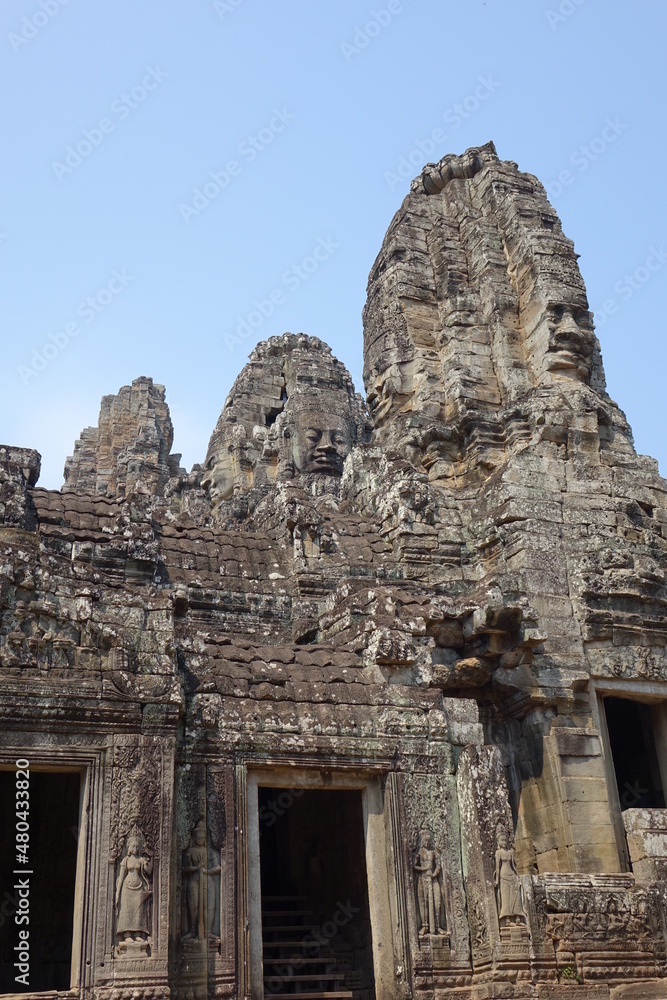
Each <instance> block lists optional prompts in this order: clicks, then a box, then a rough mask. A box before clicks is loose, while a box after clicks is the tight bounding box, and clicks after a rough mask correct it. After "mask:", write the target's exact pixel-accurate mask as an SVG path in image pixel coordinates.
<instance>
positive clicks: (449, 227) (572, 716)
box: [0, 143, 667, 1000]
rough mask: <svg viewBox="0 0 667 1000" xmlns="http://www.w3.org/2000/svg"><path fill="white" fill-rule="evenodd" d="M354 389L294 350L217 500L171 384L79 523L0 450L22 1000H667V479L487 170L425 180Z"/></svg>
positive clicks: (90, 465)
mask: <svg viewBox="0 0 667 1000" xmlns="http://www.w3.org/2000/svg"><path fill="white" fill-rule="evenodd" d="M364 381H365V389H366V394H367V395H366V400H364V399H362V397H361V396H360V395H358V394H357V393H356V392H355V389H354V386H353V383H352V380H351V378H350V376H349V374H348V372H347V370H346V369H345V367H344V365H342V364H341V363H340V362H339V361H338V360H337V359H336V358H335V357H333V355H332V353H331V351H330V349H329V348H328V347H327V346H326V345H325V344H324V343H322V342H321V341H320V340H318V339H317V338H316V337H313V336H308V335H305V334H301V333H299V334H284V335H282V336H276V337H271V338H269V339H268V340H267V341H265V342H263V343H260V344H259V345H258V346H257V347H256V348H255V349H254V350H253V352H252V354H251V355H250V359H249V361H248V364H247V365H246V366H245V368H244V369H243V371H242V372H241V374H240V375H239V376H238V378H237V379H236V382H235V383H234V386H233V388H232V390H231V392H230V394H229V396H228V398H227V401H226V402H225V404H224V407H223V409H222V412H221V414H220V418H219V420H218V423H217V425H216V427H215V429H214V430H213V433H212V436H211V439H210V443H209V445H208V449H207V451H206V452H204V445H205V442H202V462H201V464H199V465H195V466H194V468H193V469H192V471H191V472H187V471H186V470H185V469H183V468H181V466H180V456H179V455H174V454H173V453H172V451H171V449H172V440H173V428H172V424H171V419H170V416H169V410H168V407H167V404H166V402H165V390H164V388H163V387H162V386H159V385H156V384H154V383H153V381H152V380H151V379H150V378H146V377H142V378H138V379H135V381H133V382H132V384H131V385H128V386H125V387H124V388H122V389H121V390H120V391H119V393H118V394H117V395H115V396H105V397H104V399H103V401H102V407H101V410H100V418H99V424H98V426H97V427H95V428H87V429H86V430H84V431H83V433H82V434H81V437H80V438H79V440H78V441H77V442H76V444H75V445H74V449H73V453H72V456H71V457H70V458H69V459H68V460H67V463H66V466H65V480H64V484H63V487H62V489H61V490H46V489H41V488H40V487H39V486H38V485H37V482H38V476H39V467H40V456H39V455H38V454H37V452H35V451H33V450H30V449H29V448H26V447H10V446H4V447H2V448H0V556H1V561H0V614H1V617H0V690H1V696H0V713H1V716H2V722H1V725H0V797H1V801H2V816H3V817H4V818H5V819H6V820H7V822H6V823H4V824H3V828H2V830H1V831H0V873H1V874H0V896H1V897H2V898H1V899H0V916H1V917H2V920H1V921H0V993H3V994H12V993H21V994H23V995H29V994H33V995H34V994H45V993H48V994H49V996H55V995H56V992H57V995H58V997H67V998H68V1000H86V998H90V1000H167V998H170V997H171V998H173V1000H208V998H216V1000H224V998H230V1000H231V998H234V1000H236V998H238V1000H263V998H264V997H267V998H268V997H272V996H284V995H288V996H298V997H299V998H300V1000H409V998H414V1000H449V998H452V1000H492V998H498V1000H500V998H503V1000H510V998H511V1000H514V998H516V1000H519V998H525V1000H528V998H530V1000H561V998H567V1000H577V998H580V1000H665V998H667V947H666V946H667V888H666V879H667V808H666V807H665V794H666V791H667V655H666V653H665V643H666V641H667V587H666V584H665V572H666V570H667V482H666V481H665V480H663V479H662V478H661V477H660V475H659V473H658V467H657V463H656V462H655V461H654V460H653V459H650V458H646V457H644V456H640V455H637V454H636V452H635V449H634V445H633V440H632V433H631V430H630V427H629V426H628V423H627V421H626V419H625V417H624V415H623V413H622V412H621V410H620V409H619V408H618V406H617V405H616V404H615V403H614V402H613V401H612V400H611V399H610V398H609V396H608V395H607V393H606V390H605V379H604V371H603V366H602V359H601V354H600V345H599V343H598V340H597V338H596V335H595V330H594V325H593V316H592V313H591V312H590V311H589V304H588V300H587V297H586V289H585V286H584V282H583V279H582V277H581V274H580V271H579V267H578V264H577V255H576V254H575V252H574V247H573V244H572V242H571V241H570V240H569V239H568V238H567V237H566V236H565V235H564V234H563V232H562V229H561V224H560V221H559V219H558V217H557V215H556V213H555V212H554V210H553V208H552V206H551V205H550V204H549V202H548V201H547V198H546V194H545V191H544V188H543V186H542V185H541V184H540V182H539V181H538V180H537V179H536V178H535V177H533V176H531V175H530V174H526V173H522V172H521V171H519V169H518V167H517V165H516V164H514V163H511V162H505V161H501V160H499V158H498V156H497V154H496V151H495V148H494V146H493V144H492V143H489V144H487V145H486V146H482V147H480V148H475V149H470V150H468V151H467V152H465V153H464V154H463V155H460V156H456V155H450V156H446V157H445V158H444V159H443V160H441V161H440V163H438V164H428V165H427V166H426V167H425V168H424V169H423V170H422V172H421V174H420V176H419V177H417V178H416V179H415V180H414V181H413V182H412V185H411V190H410V193H409V194H408V195H407V197H406V198H405V200H404V201H403V204H402V205H401V207H400V209H399V210H398V212H397V213H396V215H395V217H394V219H393V220H392V222H391V224H390V226H389V229H388V232H387V235H386V237H385V239H384V242H383V244H382V247H381V249H380V253H379V255H378V257H377V259H376V261H375V263H374V265H373V267H372V270H371V274H370V278H369V283H368V297H367V302H366V306H365V310H364ZM15 810H16V816H17V818H16V820H15V818H14V813H15ZM28 819H29V823H28ZM27 823H28V825H29V829H30V833H29V837H28V835H27V834H26V835H25V836H24V835H23V831H24V830H25V824H27ZM19 835H20V836H19ZM19 845H20V846H19ZM21 858H23V862H22V861H21ZM28 865H29V867H28ZM17 871H18V874H17V873H16V872H17ZM28 890H29V897H28ZM28 898H29V899H30V924H29V937H25V936H22V937H19V932H20V931H21V930H22V929H23V930H28V925H25V924H22V923H21V921H20V919H19V918H20V916H21V914H22V913H24V912H26V907H27V902H26V901H27V899H28ZM17 956H18V959H17ZM21 956H23V958H25V959H26V963H27V964H28V965H29V968H30V973H29V976H28V978H27V979H24V980H23V981H17V975H18V974H19V972H20V965H21V961H22V958H21ZM28 958H29V961H28ZM15 963H17V964H16V966H15ZM17 969H18V970H19V972H17ZM54 991H55V992H54Z"/></svg>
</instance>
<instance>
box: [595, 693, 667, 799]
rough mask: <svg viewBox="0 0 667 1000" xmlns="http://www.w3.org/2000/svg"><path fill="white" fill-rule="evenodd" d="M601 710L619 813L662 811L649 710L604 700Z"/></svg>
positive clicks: (662, 796) (636, 704) (637, 704)
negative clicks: (603, 714)
mask: <svg viewBox="0 0 667 1000" xmlns="http://www.w3.org/2000/svg"><path fill="white" fill-rule="evenodd" d="M604 710H605V716H606V719H607V730H608V732H609V743H610V746H611V756H612V760H613V762H614V771H615V772H616V784H617V786H618V797H619V799H620V802H621V809H664V807H665V794H664V789H663V787H662V781H661V778H660V767H659V764H658V755H657V753H656V748H655V738H654V735H653V725H652V719H651V708H650V706H649V705H643V704H642V703H641V702H638V701H630V700H629V699H627V698H605V699H604Z"/></svg>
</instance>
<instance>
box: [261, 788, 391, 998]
mask: <svg viewBox="0 0 667 1000" xmlns="http://www.w3.org/2000/svg"><path fill="white" fill-rule="evenodd" d="M259 830H260V859H261V886H262V946H263V956H264V995H265V996H267V997H268V996H273V995H284V994H293V995H298V996H299V997H301V998H302V1000H306V998H309V997H310V998H341V1000H342V998H349V1000H373V998H374V996H375V990H374V981H373V952H372V939H371V923H370V914H369V905H368V883H367V874H366V855H365V843H364V828H363V817H362V800H361V792H360V791H349V790H334V789H331V790H329V789H302V788H300V789H288V788H260V789H259Z"/></svg>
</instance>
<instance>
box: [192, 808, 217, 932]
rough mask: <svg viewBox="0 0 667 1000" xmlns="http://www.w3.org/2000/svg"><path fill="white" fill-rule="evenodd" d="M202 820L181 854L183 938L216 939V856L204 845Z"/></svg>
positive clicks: (215, 852)
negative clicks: (184, 922) (185, 924)
mask: <svg viewBox="0 0 667 1000" xmlns="http://www.w3.org/2000/svg"><path fill="white" fill-rule="evenodd" d="M206 841H207V834H206V821H205V820H204V818H203V817H201V818H200V819H199V820H198V821H197V823H196V824H195V826H194V828H193V830H192V836H191V838H190V846H189V847H188V849H187V850H186V851H185V853H184V856H183V880H184V886H185V908H186V918H187V929H186V931H185V935H184V937H185V938H186V939H193V938H197V939H199V940H200V941H204V940H206V939H209V940H210V941H211V943H212V944H215V945H217V944H219V939H220V873H221V867H220V855H219V853H218V852H217V851H216V850H215V848H214V847H213V846H208V845H207V842H206Z"/></svg>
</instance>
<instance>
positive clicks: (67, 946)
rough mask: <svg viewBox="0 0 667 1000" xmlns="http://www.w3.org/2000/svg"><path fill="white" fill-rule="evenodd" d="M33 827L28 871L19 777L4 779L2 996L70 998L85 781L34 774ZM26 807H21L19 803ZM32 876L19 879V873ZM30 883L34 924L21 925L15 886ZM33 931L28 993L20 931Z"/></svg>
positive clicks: (71, 774)
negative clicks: (20, 978)
mask: <svg viewBox="0 0 667 1000" xmlns="http://www.w3.org/2000/svg"><path fill="white" fill-rule="evenodd" d="M28 791H29V799H28V801H29V803H30V808H29V810H28V813H27V816H28V819H27V820H20V821H19V822H27V823H28V826H29V831H28V835H29V840H28V845H29V846H28V852H27V857H28V860H29V865H24V866H22V865H21V863H20V860H19V861H17V858H19V857H22V856H23V855H20V856H19V855H18V853H17V850H16V834H17V830H16V828H15V824H16V822H17V817H16V773H15V772H14V771H0V809H1V810H2V812H1V815H2V817H3V820H4V822H3V823H2V825H1V826H0V895H1V896H2V900H1V903H2V907H1V913H2V917H3V919H2V920H0V993H38V992H44V991H46V990H68V989H69V988H70V979H71V963H72V933H73V924H74V888H75V878H76V856H77V843H78V836H79V799H80V794H81V774H80V773H79V772H78V771H68V772H60V773H58V772H53V771H32V770H31V771H30V781H29V789H28ZM21 801H23V799H22V800H21ZM22 867H23V870H24V871H25V870H28V871H30V872H32V874H30V875H29V876H27V875H23V874H20V875H14V874H13V873H14V871H15V870H18V869H21V868H22ZM22 878H23V879H29V897H28V900H29V914H28V915H29V921H30V923H29V924H21V925H17V924H16V923H15V913H16V907H17V905H18V895H17V890H16V889H15V888H14V886H15V885H16V884H17V882H18V880H20V879H22ZM20 929H27V930H28V931H29V935H30V936H29V938H28V941H29V945H30V947H29V965H30V972H29V985H24V984H21V983H17V982H16V981H15V976H16V975H17V970H16V969H15V968H14V962H15V960H16V955H15V951H14V949H15V946H16V945H17V944H18V943H19V930H20Z"/></svg>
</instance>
